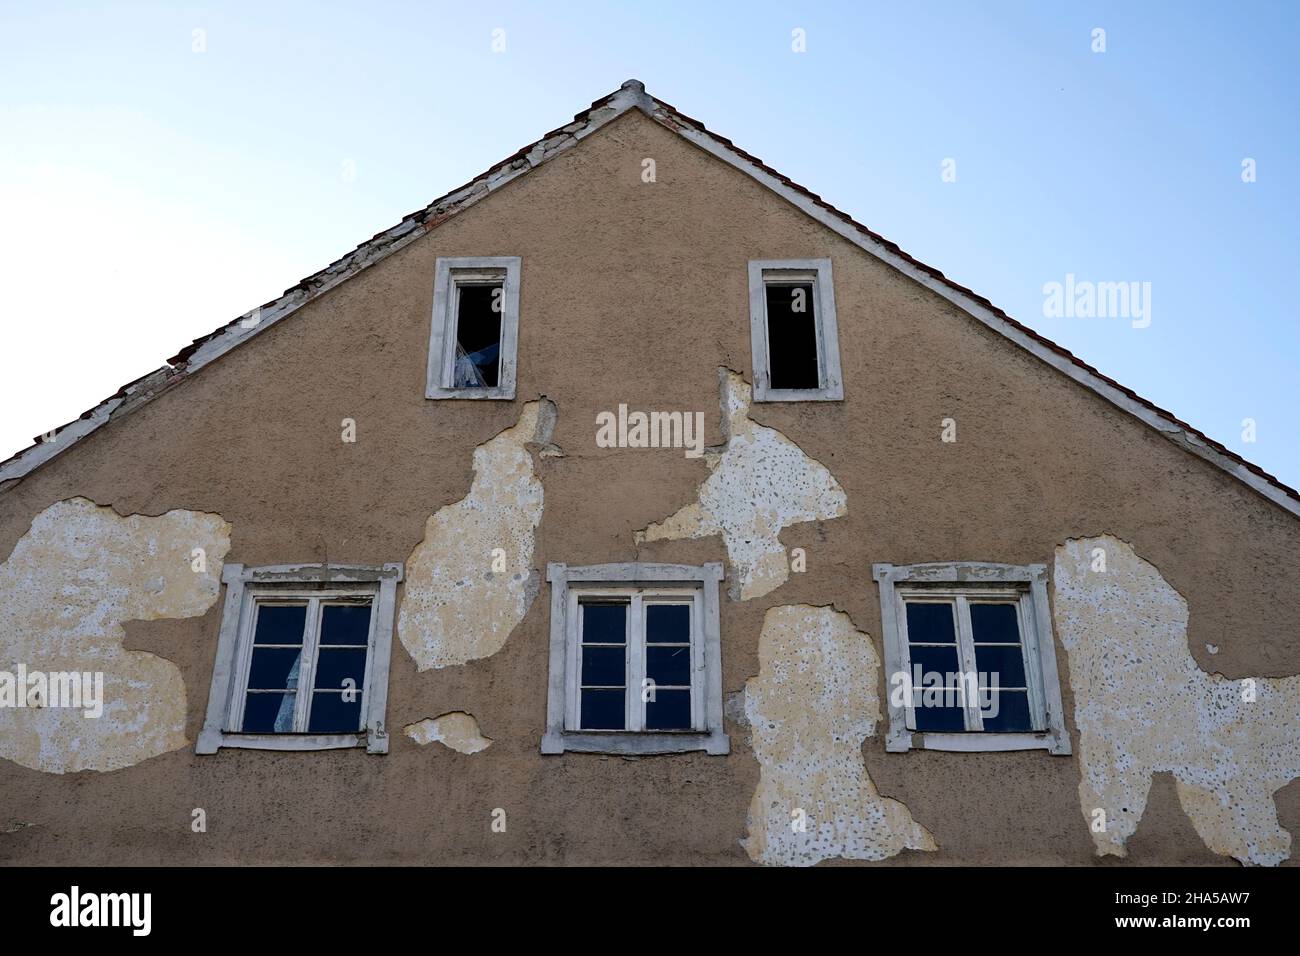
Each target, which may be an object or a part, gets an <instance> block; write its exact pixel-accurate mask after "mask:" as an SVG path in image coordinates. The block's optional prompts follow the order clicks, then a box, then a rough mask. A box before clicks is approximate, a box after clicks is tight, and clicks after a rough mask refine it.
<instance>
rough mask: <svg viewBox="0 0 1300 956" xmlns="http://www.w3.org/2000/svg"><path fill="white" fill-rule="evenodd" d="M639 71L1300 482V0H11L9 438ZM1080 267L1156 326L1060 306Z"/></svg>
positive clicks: (265, 294) (2, 163)
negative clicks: (1247, 426)
mask: <svg viewBox="0 0 1300 956" xmlns="http://www.w3.org/2000/svg"><path fill="white" fill-rule="evenodd" d="M1097 28H1101V29H1104V30H1105V51H1104V52H1094V47H1095V46H1097V45H1098V44H1097V40H1096V39H1095V38H1094V30H1095V29H1097ZM496 30H501V31H504V33H503V34H501V33H498V34H495V39H496V40H497V46H500V45H501V43H500V41H501V40H502V39H504V49H503V50H494V49H493V46H494V31H496ZM795 30H802V31H804V33H803V36H804V37H805V45H806V49H805V50H804V51H803V52H795V50H794V49H792V47H793V46H795V45H797V42H796V37H795V35H794V33H793V31H795ZM196 31H199V32H196ZM630 77H636V78H638V79H640V80H642V81H643V82H644V83H645V84H646V88H647V90H648V91H649V92H650V94H651V95H654V96H657V97H659V98H661V99H663V100H665V101H667V102H669V103H671V104H672V105H674V106H675V107H677V108H678V109H680V110H681V111H682V112H684V113H686V114H687V115H690V116H694V117H697V118H699V119H700V120H701V121H703V122H704V123H706V124H707V125H708V126H709V127H710V128H711V129H712V130H714V131H715V132H718V133H720V134H721V135H723V136H726V137H728V138H730V139H731V140H733V141H734V142H735V143H737V144H738V145H739V146H741V147H742V148H744V149H746V150H748V151H749V152H751V153H753V154H755V155H757V156H760V157H762V158H763V160H764V161H765V162H767V163H768V164H769V165H771V166H773V167H775V168H777V169H779V170H780V171H782V172H783V173H785V174H786V175H788V176H790V177H792V178H793V179H794V180H795V181H797V182H799V183H801V184H803V185H804V186H806V187H808V188H809V189H811V190H812V191H813V192H816V193H818V194H820V195H821V196H822V197H824V198H825V199H827V200H828V201H830V202H832V203H833V204H835V205H836V206H838V207H839V208H841V209H843V210H845V211H846V212H848V213H849V214H851V215H852V216H854V217H855V218H856V219H858V220H859V221H861V222H863V223H865V224H866V225H868V226H869V227H871V228H872V229H874V230H876V231H877V232H879V233H881V234H883V235H884V236H886V237H887V238H889V239H891V240H893V241H895V242H897V243H898V244H899V245H901V246H902V247H903V248H904V249H905V250H907V251H908V252H910V253H911V254H912V255H914V256H916V257H917V258H919V259H921V260H922V261H924V262H927V263H929V264H931V265H933V266H936V267H937V268H939V269H942V270H943V271H944V272H945V273H946V274H947V275H949V276H950V277H952V278H953V279H955V280H956V281H957V282H959V283H961V284H963V285H966V286H968V287H970V288H972V289H974V290H975V291H976V292H978V293H980V294H981V295H984V296H986V297H988V298H989V299H991V300H992V301H993V302H994V303H996V304H997V305H999V306H1000V307H1002V308H1003V309H1005V310H1006V311H1007V312H1008V313H1010V314H1011V315H1012V316H1014V317H1015V318H1017V319H1019V320H1020V321H1022V322H1024V323H1026V324H1028V325H1030V326H1032V327H1033V328H1035V329H1037V330H1039V331H1040V332H1042V333H1043V334H1045V335H1047V336H1048V337H1049V338H1052V339H1054V340H1055V341H1057V342H1059V343H1061V344H1062V345H1064V346H1066V347H1067V348H1069V349H1071V350H1072V351H1074V352H1075V353H1076V354H1077V355H1079V356H1081V357H1082V358H1083V359H1084V360H1086V361H1088V362H1089V363H1091V364H1093V365H1095V366H1097V367H1098V368H1099V369H1100V370H1101V371H1102V372H1104V373H1106V374H1107V375H1110V376H1111V377H1112V378H1115V379H1117V380H1119V381H1120V382H1122V383H1123V384H1125V385H1127V386H1129V387H1131V388H1133V389H1134V390H1135V391H1137V392H1138V393H1139V394H1140V395H1143V396H1144V397H1146V398H1149V399H1151V400H1152V401H1154V402H1155V403H1156V404H1158V405H1160V406H1162V407H1164V408H1167V409H1170V410H1171V411H1173V412H1174V413H1175V414H1176V415H1177V416H1179V417H1180V418H1182V419H1183V420H1185V421H1188V422H1190V423H1191V424H1193V425H1195V426H1196V427H1198V428H1200V429H1201V430H1203V431H1205V432H1206V433H1208V434H1209V435H1210V436H1211V437H1212V438H1215V439H1217V440H1219V441H1222V442H1223V443H1224V444H1226V445H1228V446H1229V447H1230V448H1232V449H1233V450H1235V451H1237V452H1239V453H1241V454H1242V455H1244V456H1245V457H1246V458H1248V459H1249V460H1251V461H1254V462H1256V463H1257V464H1259V465H1260V466H1262V467H1263V468H1265V469H1266V470H1268V471H1270V472H1272V473H1274V474H1276V475H1277V476H1278V477H1279V478H1281V479H1282V480H1283V481H1284V482H1286V483H1288V484H1290V485H1293V486H1300V421H1298V420H1297V415H1298V413H1300V402H1298V401H1297V399H1298V398H1300V328H1298V327H1297V317H1298V316H1297V312H1298V306H1297V294H1296V289H1297V282H1298V281H1300V268H1298V265H1300V217H1297V212H1300V175H1298V173H1300V169H1298V168H1297V166H1298V164H1297V156H1298V155H1300V152H1298V149H1297V147H1298V146H1300V122H1298V120H1300V110H1298V109H1297V107H1298V106H1300V3H1295V2H1277V3H1267V2H1255V0H1247V2H1231V3H1230V2H1223V3H1219V4H1209V3H1184V2H1180V3H1173V2H1154V0H1144V2H1141V3H1088V2H1070V3H1066V2H1048V0H1043V2H1032V3H1031V2H1019V3H1008V2H991V0H981V2H978V3H975V2H955V3H939V2H917V3H905V4H901V3H896V2H890V3H843V4H836V3H818V4H799V3H788V2H787V3H737V4H723V3H703V2H698V0H696V2H691V3H673V2H667V0H655V2H652V3H630V2H625V3H574V2H563V3H560V2H554V3H547V4H540V3H518V4H510V3H482V2H475V3H407V4H399V3H374V2H371V3H321V2H312V3H307V2H277V3H274V4H267V3H221V4H212V5H207V6H204V5H181V4H177V5H169V4H161V3H106V4H89V3H78V4H63V3H54V2H47V3H15V2H13V0H4V2H3V3H0V459H2V458H5V457H8V455H10V454H12V453H13V452H15V451H17V450H18V449H19V448H21V447H23V446H25V445H27V444H28V443H29V442H30V440H31V437H32V436H33V435H36V434H38V433H40V432H44V431H46V430H47V429H49V428H52V427H54V426H56V425H61V424H63V423H65V422H67V421H69V420H71V419H73V418H75V417H76V416H77V415H79V414H80V413H81V412H83V411H85V410H86V409H88V408H90V407H92V406H93V405H95V404H97V403H98V402H99V401H100V400H101V399H103V398H104V397H106V396H107V395H109V394H111V393H112V392H114V391H115V390H116V389H117V388H118V387H119V386H120V385H122V384H124V383H125V382H127V381H129V380H131V379H134V378H137V377H139V376H140V375H143V374H145V373H147V372H149V371H151V370H152V369H154V368H156V367H158V366H159V365H161V364H162V363H163V360H164V359H166V357H167V356H169V355H173V354H175V353H176V352H177V351H178V350H179V349H180V348H181V347H182V346H184V345H186V344H188V343H189V342H190V340H191V339H193V338H195V337H197V336H200V335H202V334H205V333H207V332H209V331H211V330H212V329H213V328H215V327H216V326H218V325H221V324H223V323H225V322H227V321H229V320H231V319H233V318H235V317H236V316H238V315H240V314H241V313H244V312H246V311H248V310H249V309H251V308H253V307H255V306H257V305H259V304H261V303H263V302H265V301H267V300H268V299H271V298H274V297H276V296H277V295H279V294H280V293H281V292H282V291H283V290H284V289H286V288H288V287H289V286H291V285H293V284H295V283H296V282H297V280H298V279H300V278H302V277H303V276H306V275H308V274H310V273H312V272H314V271H316V270H317V269H319V268H321V267H322V266H324V265H326V264H328V263H329V262H331V261H332V260H334V259H336V258H337V257H338V256H340V255H341V254H343V253H345V252H346V251H348V250H350V249H352V248H353V247H354V246H356V245H357V244H358V243H359V242H362V241H363V240H365V239H368V238H369V237H370V236H371V235H373V234H374V233H376V232H378V231H380V230H382V229H384V228H387V227H388V226H391V225H393V224H395V223H396V222H397V221H398V220H399V219H400V218H401V217H402V216H403V215H405V214H406V213H408V212H412V211H414V210H415V209H418V208H420V207H422V206H424V205H425V204H426V203H428V202H429V201H430V200H431V199H433V198H435V197H436V196H439V195H441V194H442V193H444V192H446V191H447V190H449V189H451V188H452V187H454V186H458V185H460V184H461V183H463V182H465V181H466V180H468V179H470V178H471V177H472V176H474V175H476V174H478V173H480V172H482V171H483V170H484V169H486V168H487V167H488V166H490V165H492V164H493V163H495V162H497V161H498V160H500V159H503V158H504V157H506V156H507V155H509V154H510V153H512V152H514V151H515V150H516V149H518V148H519V147H520V146H523V145H525V144H527V143H529V142H531V141H532V140H533V139H536V138H537V137H538V136H540V135H541V134H542V133H544V132H546V131H548V130H550V129H552V128H554V127H556V126H559V125H562V124H563V123H564V122H566V121H567V120H568V119H569V118H570V117H571V116H572V115H573V114H574V113H575V112H577V111H578V110H580V109H583V108H585V107H586V106H587V105H588V104H589V103H590V102H591V101H592V100H593V99H596V98H598V97H600V96H603V95H604V94H606V93H608V92H610V91H612V90H614V89H615V88H617V87H618V85H619V84H620V83H621V82H622V81H623V80H625V79H628V78H630ZM1247 159H1251V160H1254V164H1253V165H1254V171H1255V181H1254V182H1244V181H1243V161H1244V160H1247ZM945 160H952V161H953V163H951V164H947V165H945ZM945 170H947V171H948V172H950V173H952V172H955V180H953V181H945V178H947V179H950V180H951V179H952V176H951V175H950V176H948V177H945V175H944V173H945ZM1067 275H1073V276H1074V277H1075V282H1136V283H1140V284H1141V283H1150V286H1149V288H1150V300H1149V303H1144V304H1146V305H1149V315H1148V317H1149V319H1150V324H1149V325H1146V326H1145V327H1137V326H1140V325H1141V323H1142V322H1143V321H1145V320H1144V319H1141V318H1134V319H1130V318H1127V317H1107V318H1084V317H1079V316H1077V315H1072V316H1048V315H1045V314H1044V301H1045V295H1044V286H1045V285H1046V284H1047V283H1051V282H1059V283H1062V284H1063V283H1065V281H1066V276H1067ZM1244 419H1252V420H1253V421H1254V423H1255V436H1254V438H1255V440H1254V441H1248V440H1247V437H1248V436H1245V435H1243V432H1244V429H1243V424H1242V423H1243V420H1244Z"/></svg>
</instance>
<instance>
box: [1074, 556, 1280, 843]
mask: <svg viewBox="0 0 1300 956" xmlns="http://www.w3.org/2000/svg"><path fill="white" fill-rule="evenodd" d="M1094 548H1103V549H1105V553H1106V570H1105V571H1102V572H1097V571H1093V570H1092V569H1091V568H1092V551H1093V549H1094ZM1055 589H1056V623H1057V630H1058V633H1059V634H1060V637H1061V643H1062V644H1063V645H1064V647H1065V649H1066V650H1067V651H1068V652H1069V671H1070V686H1071V687H1072V688H1073V690H1074V701H1075V705H1074V710H1075V723H1076V724H1077V725H1078V729H1079V738H1080V746H1079V757H1080V762H1081V767H1082V771H1083V774H1082V779H1081V780H1080V782H1079V800H1080V804H1081V807H1082V810H1083V814H1084V817H1085V819H1086V820H1087V821H1088V823H1089V825H1090V829H1092V830H1093V832H1092V839H1093V843H1094V844H1095V845H1096V848H1097V854H1098V855H1099V856H1106V855H1114V856H1126V855H1127V849H1126V847H1125V844H1126V841H1127V840H1128V838H1129V836H1131V835H1132V834H1133V832H1134V830H1136V829H1137V825H1138V821H1139V820H1141V819H1142V813H1143V811H1144V810H1145V809H1146V801H1147V793H1148V791H1149V790H1150V787H1151V775H1152V774H1153V773H1172V774H1173V776H1174V780H1175V783H1176V786H1177V790H1178V799H1179V802H1180V803H1181V804H1182V806H1183V810H1184V811H1185V812H1186V813H1187V816H1188V817H1189V818H1190V819H1191V822H1192V826H1193V827H1195V828H1196V832H1197V833H1198V834H1200V837H1201V839H1202V840H1204V841H1205V845H1206V846H1207V847H1209V848H1210V849H1211V850H1212V851H1214V852H1215V853H1219V854H1222V855H1224V856H1232V857H1234V858H1236V859H1237V860H1240V861H1241V862H1242V863H1250V864H1262V865H1276V864H1278V863H1281V862H1282V861H1283V860H1285V859H1287V858H1288V857H1289V856H1290V853H1291V835H1290V834H1289V833H1288V832H1287V831H1286V830H1284V829H1283V828H1282V827H1281V825H1280V824H1279V823H1278V819H1277V808H1276V806H1275V805H1274V802H1273V794H1274V793H1276V792H1277V791H1278V790H1279V789H1281V788H1282V787H1283V786H1285V785H1286V784H1287V783H1288V782H1289V781H1290V780H1292V779H1293V778H1295V777H1297V776H1300V676H1296V677H1283V678H1268V677H1256V678H1247V679H1245V680H1229V679H1228V678H1226V677H1223V676H1222V675H1220V674H1207V673H1206V672H1205V671H1203V670H1201V668H1200V667H1199V666H1198V665H1197V663H1196V660H1195V659H1194V658H1193V657H1192V654H1191V651H1190V649H1189V648H1188V644H1187V618H1188V614H1187V602H1186V601H1185V600H1184V599H1183V597H1182V595H1180V594H1179V593H1178V592H1177V591H1175V590H1174V589H1173V588H1172V587H1171V586H1170V585H1169V584H1168V583H1167V582H1166V581H1165V579H1164V578H1163V577H1161V575H1160V572H1158V571H1157V570H1156V569H1155V568H1154V567H1153V566H1152V565H1150V564H1148V563H1147V562H1146V561H1144V560H1142V558H1140V557H1138V556H1137V555H1136V554H1135V553H1134V552H1133V549H1132V548H1130V547H1129V546H1128V545H1127V544H1125V543H1124V542H1122V541H1119V540H1117V539H1116V538H1113V537H1110V536H1103V537H1099V538H1088V539H1084V540H1070V541H1067V542H1066V543H1065V544H1064V545H1063V546H1061V547H1059V548H1057V549H1056V574H1055ZM1252 684H1253V688H1254V695H1255V700H1254V701H1253V702H1250V701H1248V700H1246V699H1245V698H1246V697H1248V696H1249V693H1248V690H1249V688H1250V687H1251V686H1252ZM1097 809H1101V810H1104V811H1105V821H1106V829H1105V831H1104V832H1096V830H1095V828H1092V824H1093V821H1094V819H1095V811H1096V810H1097Z"/></svg>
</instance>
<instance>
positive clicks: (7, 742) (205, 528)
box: [0, 498, 230, 773]
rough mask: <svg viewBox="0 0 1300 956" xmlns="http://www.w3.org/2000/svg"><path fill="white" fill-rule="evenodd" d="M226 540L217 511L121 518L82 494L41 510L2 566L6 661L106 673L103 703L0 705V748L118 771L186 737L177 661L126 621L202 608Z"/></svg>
mask: <svg viewBox="0 0 1300 956" xmlns="http://www.w3.org/2000/svg"><path fill="white" fill-rule="evenodd" d="M195 549H202V555H201V556H199V555H197V554H196V551H195ZM229 549H230V525H229V524H227V523H226V522H225V521H224V520H222V518H221V516H220V515H214V514H204V513H202V512H194V511H169V512H167V513H166V514H165V515H162V516H161V517H157V518H150V517H145V516H141V515H131V516H129V517H126V518H123V517H121V516H120V515H118V514H117V513H116V512H114V511H113V510H112V509H111V508H101V507H99V506H98V505H96V504H95V503H94V502H92V501H88V500H86V499H85V498H71V499H69V500H67V501H59V502H56V503H55V504H52V505H50V507H48V508H46V509H45V510H44V511H42V512H41V513H40V514H38V515H37V516H36V518H35V520H33V521H32V526H31V528H30V529H29V530H28V531H27V533H26V534H25V535H23V537H22V538H20V539H19V541H18V544H17V545H16V546H15V547H14V550H13V553H12V554H11V555H10V556H9V558H8V559H7V560H6V561H5V562H4V563H3V564H0V670H3V671H7V672H9V673H10V674H13V673H15V672H16V670H17V668H18V666H19V665H20V664H21V665H22V666H23V667H25V668H26V670H27V672H28V673H31V672H32V671H41V672H43V673H45V674H49V673H51V672H73V671H75V672H102V673H103V675H104V685H103V705H104V709H103V713H102V715H101V716H99V717H87V716H85V714H84V712H83V711H82V710H80V709H74V708H68V707H25V708H8V707H5V708H0V757H4V758H6V759H9V760H13V761H16V762H17V763H20V764H22V765H23V766H24V767H31V768H32V769H34V770H43V771H46V772H49V773H71V772H75V771H78V770H118V769H121V768H122V767H129V766H131V765H132V764H136V763H139V762H140V761H142V760H145V759H147V758H149V757H154V756H157V755H158V754H161V753H166V752H167V751H169V750H175V749H177V748H178V747H182V746H184V745H185V743H186V740H185V684H184V683H183V682H182V680H181V672H180V669H179V668H177V667H176V665H175V664H173V663H171V662H170V661H167V660H164V659H163V658H161V657H158V656H156V655H154V654H149V653H146V652H144V651H128V650H125V649H123V647H122V642H123V640H125V638H126V633H125V631H124V630H123V628H122V622H123V621H151V620H156V619H158V618H166V617H194V616H197V615H200V614H203V613H204V612H206V611H207V610H208V608H210V607H212V605H213V604H214V603H215V602H216V600H217V596H218V593H219V591H220V584H221V563H222V560H223V559H224V558H225V556H226V552H227V551H228V550H229ZM200 557H201V561H200V560H196V558H200ZM196 567H199V568H200V570H195V568H196Z"/></svg>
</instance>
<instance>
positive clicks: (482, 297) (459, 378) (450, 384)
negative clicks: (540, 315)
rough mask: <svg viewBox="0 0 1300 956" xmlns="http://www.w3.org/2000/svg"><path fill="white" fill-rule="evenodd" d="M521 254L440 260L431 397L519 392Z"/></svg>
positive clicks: (506, 396)
mask: <svg viewBox="0 0 1300 956" xmlns="http://www.w3.org/2000/svg"><path fill="white" fill-rule="evenodd" d="M519 263H520V260H519V258H518V257H517V256H490V257H479V258H457V259H439V260H438V262H437V265H436V266H435V269H434V285H433V324H432V328H431V331H430V335H429V373H428V380H427V384H426V387H425V393H424V394H425V397H426V398H499V399H511V398H514V397H515V356H516V345H517V342H518V336H519Z"/></svg>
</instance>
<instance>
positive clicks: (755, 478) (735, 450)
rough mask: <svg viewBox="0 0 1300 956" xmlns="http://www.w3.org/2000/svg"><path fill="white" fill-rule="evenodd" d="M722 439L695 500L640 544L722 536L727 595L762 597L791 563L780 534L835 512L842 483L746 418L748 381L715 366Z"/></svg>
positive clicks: (843, 506) (839, 509) (643, 535)
mask: <svg viewBox="0 0 1300 956" xmlns="http://www.w3.org/2000/svg"><path fill="white" fill-rule="evenodd" d="M718 374H719V378H720V379H721V385H722V419H723V427H724V432H725V434H726V442H725V443H724V444H723V445H722V446H721V447H720V448H711V449H709V450H708V452H707V453H706V454H705V456H704V461H705V464H706V465H708V467H709V471H710V472H712V474H710V475H709V477H708V478H706V479H705V480H704V483H703V484H701V485H700V491H699V500H698V501H695V502H692V503H691V504H689V505H686V506H685V507H684V508H682V509H680V510H679V511H678V512H677V513H676V514H674V515H672V516H670V517H668V518H665V519H664V520H663V521H660V522H657V523H655V524H652V525H650V526H649V527H647V528H644V529H643V530H641V531H638V532H636V536H635V537H636V541H637V543H638V544H640V543H643V542H646V541H671V540H676V539H679V538H707V537H709V536H710V535H715V534H721V535H722V540H723V543H724V544H725V545H726V547H727V556H728V557H729V558H730V560H731V564H732V572H733V573H732V580H731V583H730V585H729V589H728V590H729V593H730V595H731V597H732V599H733V600H737V601H747V600H749V599H750V598H755V597H762V596H763V595H764V594H767V593H768V592H769V591H772V590H774V589H776V588H778V587H780V586H781V585H782V584H784V583H785V581H786V579H787V578H788V577H789V576H790V565H789V562H788V560H787V558H786V552H785V546H784V545H782V544H781V541H780V538H779V535H780V533H781V530H782V529H783V528H787V527H789V526H790V525H793V524H798V523H799V522H802V521H817V520H819V519H823V518H838V517H839V516H840V515H842V514H844V513H845V511H846V510H847V507H848V506H847V501H846V499H845V495H844V489H843V488H841V487H840V484H839V482H837V481H836V480H835V477H834V476H833V475H832V474H831V473H830V472H829V471H828V470H827V469H826V467H825V466H824V465H822V464H821V463H820V462H817V461H814V460H813V459H811V458H809V457H808V456H807V455H805V454H804V453H803V450H802V449H801V448H800V447H799V446H798V445H796V444H795V443H794V442H792V441H791V440H790V439H788V438H786V437H785V436H784V435H782V434H781V433H780V432H779V431H777V430H776V429H775V428H768V427H766V426H764V425H759V424H758V423H757V422H754V421H752V420H751V419H750V417H749V406H750V402H751V391H750V387H749V385H748V383H746V382H745V380H744V379H743V378H741V377H740V376H739V375H737V374H736V373H735V372H732V371H730V370H729V369H725V368H724V369H719V370H718Z"/></svg>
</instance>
